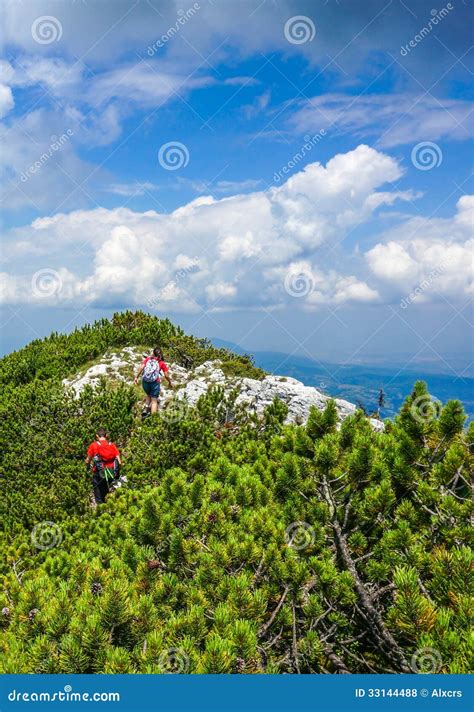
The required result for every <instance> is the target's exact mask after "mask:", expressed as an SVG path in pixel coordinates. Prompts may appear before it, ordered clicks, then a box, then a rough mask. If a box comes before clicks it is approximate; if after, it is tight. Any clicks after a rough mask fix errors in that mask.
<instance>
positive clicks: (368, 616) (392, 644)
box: [323, 477, 411, 673]
mask: <svg viewBox="0 0 474 712" xmlns="http://www.w3.org/2000/svg"><path fill="white" fill-rule="evenodd" d="M323 494H324V497H325V499H326V502H327V504H328V507H329V509H330V512H331V520H332V527H333V529H334V533H335V540H336V546H337V548H338V551H339V554H340V556H341V559H342V561H343V563H344V566H345V568H346V569H347V571H349V573H350V574H351V577H352V580H353V582H354V586H355V589H356V591H357V593H358V596H359V600H360V603H361V607H362V613H363V617H364V618H365V620H366V621H367V622H368V623H369V624H371V628H372V629H371V632H372V634H373V635H374V636H375V637H376V639H377V642H378V644H379V645H380V647H381V648H382V649H383V650H384V651H385V654H386V655H387V656H388V657H389V659H391V660H393V661H394V662H396V664H397V665H398V666H399V667H400V669H401V671H402V672H404V673H410V672H411V668H410V667H409V665H408V662H407V660H406V658H405V655H404V653H403V650H402V649H401V648H400V646H399V645H398V643H397V642H396V640H395V639H394V638H393V636H392V634H391V633H390V632H389V630H388V629H387V628H386V626H385V623H384V622H383V619H382V616H381V615H380V613H379V612H378V611H377V609H376V608H374V606H373V604H372V601H371V599H370V594H369V592H368V591H367V589H366V587H365V584H364V583H363V581H362V579H361V578H360V576H359V574H358V572H357V569H356V565H355V563H354V560H353V559H352V556H351V554H350V551H349V547H348V544H347V540H346V537H345V536H344V534H343V533H342V530H341V526H340V524H339V522H338V519H337V514H336V506H335V503H334V500H333V497H332V493H331V490H330V488H329V485H328V483H327V480H326V478H325V477H324V478H323Z"/></svg>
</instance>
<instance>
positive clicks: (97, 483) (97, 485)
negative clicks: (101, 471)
mask: <svg viewBox="0 0 474 712" xmlns="http://www.w3.org/2000/svg"><path fill="white" fill-rule="evenodd" d="M101 482H102V478H101V477H99V475H98V474H97V472H95V473H94V476H93V478H92V487H93V490H94V499H95V501H96V503H97V504H102V503H103V501H104V497H103V491H102V487H101Z"/></svg>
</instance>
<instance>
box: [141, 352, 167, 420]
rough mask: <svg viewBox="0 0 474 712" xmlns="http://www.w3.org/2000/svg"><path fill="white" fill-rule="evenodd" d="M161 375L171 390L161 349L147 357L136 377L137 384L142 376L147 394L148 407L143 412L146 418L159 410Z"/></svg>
mask: <svg viewBox="0 0 474 712" xmlns="http://www.w3.org/2000/svg"><path fill="white" fill-rule="evenodd" d="M161 373H163V375H164V377H165V378H166V380H167V382H168V385H169V387H170V388H173V384H172V383H171V380H170V377H169V369H168V366H167V365H166V363H165V362H164V361H163V352H162V351H161V349H160V348H158V347H156V348H155V349H153V354H152V355H151V356H147V357H146V358H145V359H144V360H143V363H142V365H141V366H140V368H139V369H138V371H137V373H136V376H135V383H138V379H139V377H140V374H142V386H143V390H144V391H145V393H146V406H145V410H144V412H143V415H144V416H147V415H149V413H150V411H151V413H152V414H153V413H156V412H157V410H158V397H159V395H160V390H161Z"/></svg>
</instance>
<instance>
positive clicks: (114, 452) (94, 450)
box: [87, 438, 120, 467]
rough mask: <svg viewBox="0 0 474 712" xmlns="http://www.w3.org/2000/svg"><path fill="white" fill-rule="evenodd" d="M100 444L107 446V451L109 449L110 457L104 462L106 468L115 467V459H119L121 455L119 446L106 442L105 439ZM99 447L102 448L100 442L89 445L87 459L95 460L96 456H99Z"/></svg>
mask: <svg viewBox="0 0 474 712" xmlns="http://www.w3.org/2000/svg"><path fill="white" fill-rule="evenodd" d="M100 444H101V445H102V444H104V445H107V449H108V452H107V455H108V457H107V459H106V460H104V465H105V467H113V464H114V460H115V458H116V457H119V455H120V453H119V451H118V448H117V446H116V445H115V443H109V441H108V440H106V439H105V438H101V439H100ZM99 447H100V446H99V441H98V440H96V441H95V442H93V443H91V444H90V445H89V447H88V448H87V457H90V458H93V457H94V455H97V454H98V452H99ZM104 450H105V448H104Z"/></svg>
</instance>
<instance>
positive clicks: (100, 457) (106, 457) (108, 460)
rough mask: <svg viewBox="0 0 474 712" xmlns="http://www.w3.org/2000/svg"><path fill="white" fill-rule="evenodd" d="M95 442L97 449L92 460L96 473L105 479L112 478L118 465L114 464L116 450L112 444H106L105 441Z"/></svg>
mask: <svg viewBox="0 0 474 712" xmlns="http://www.w3.org/2000/svg"><path fill="white" fill-rule="evenodd" d="M96 442H97V445H98V446H99V449H98V451H97V454H96V455H94V457H93V458H92V460H93V461H94V463H95V467H96V468H97V472H101V473H102V474H103V475H104V476H105V477H106V478H107V479H109V477H114V476H115V473H116V470H117V465H118V463H116V457H117V448H116V447H115V445H114V444H113V443H112V442H107V441H106V440H97V441H96Z"/></svg>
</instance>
